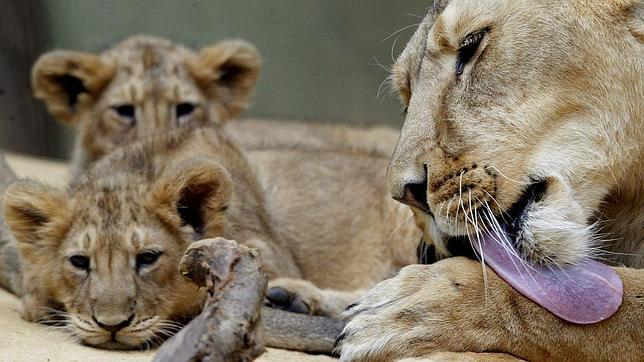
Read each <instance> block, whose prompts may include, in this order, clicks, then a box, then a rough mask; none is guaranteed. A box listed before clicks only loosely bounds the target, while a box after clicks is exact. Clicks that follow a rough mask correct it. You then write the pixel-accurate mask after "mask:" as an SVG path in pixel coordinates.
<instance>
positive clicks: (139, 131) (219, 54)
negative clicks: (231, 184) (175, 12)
mask: <svg viewBox="0 0 644 362" xmlns="http://www.w3.org/2000/svg"><path fill="white" fill-rule="evenodd" d="M261 63H262V61H261V57H260V54H259V52H258V51H257V49H256V48H255V47H254V46H253V45H252V44H250V43H248V42H245V41H242V40H227V41H222V42H220V43H217V44H214V45H211V46H207V47H204V48H203V49H201V50H200V51H199V52H196V53H195V52H193V51H191V50H190V49H188V48H186V47H184V46H182V45H180V44H176V43H173V42H171V41H170V40H167V39H163V38H159V37H153V36H142V35H137V36H132V37H129V38H127V39H125V40H123V41H122V42H120V43H119V44H117V45H115V46H114V47H113V48H111V49H108V50H106V51H104V52H102V53H101V54H98V55H97V54H92V53H87V52H79V51H63V50H56V51H52V52H49V53H45V54H43V55H42V56H41V57H40V58H39V59H38V61H36V63H35V64H34V66H33V69H32V86H33V89H34V94H35V96H36V97H37V98H39V99H41V100H43V101H44V102H45V104H46V105H47V108H48V109H49V111H50V113H51V114H52V115H53V116H54V117H55V118H56V119H57V120H58V121H60V122H62V123H65V124H70V125H73V126H75V128H76V142H75V143H76V145H75V149H74V157H73V164H74V166H75V170H74V171H75V173H77V174H78V173H80V172H81V171H82V170H83V169H85V168H86V167H88V166H89V164H90V163H91V162H94V161H96V160H98V159H100V158H101V157H103V156H105V155H107V154H108V153H109V152H111V151H113V150H114V149H116V148H118V147H121V146H123V145H127V144H129V143H131V142H134V141H136V140H139V139H142V138H145V137H148V136H150V135H152V134H155V133H163V132H167V131H169V130H172V129H174V128H176V127H180V126H188V127H194V126H203V125H221V124H225V126H226V128H227V129H228V132H229V134H230V135H231V137H234V138H235V140H236V142H237V143H238V144H240V145H241V146H243V147H244V148H245V149H252V150H256V149H266V148H276V147H281V148H294V147H297V146H298V145H302V144H306V145H307V147H315V148H319V149H325V150H335V149H343V150H350V149H351V150H364V151H376V152H379V153H382V154H383V155H385V156H386V157H388V156H389V155H391V152H393V149H394V146H395V144H396V139H397V136H398V134H397V132H395V131H393V130H390V129H386V128H374V129H371V130H363V129H353V128H349V127H346V126H333V125H303V124H297V123H293V122H279V121H257V120H246V121H235V122H227V121H229V120H230V119H231V118H234V117H236V116H237V115H239V113H240V112H242V111H243V110H245V109H246V107H247V106H248V103H249V99H250V97H251V94H252V91H253V89H254V87H255V84H256V82H257V79H258V76H259V72H260V69H261Z"/></svg>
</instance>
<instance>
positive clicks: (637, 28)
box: [628, 0, 644, 43]
mask: <svg viewBox="0 0 644 362" xmlns="http://www.w3.org/2000/svg"><path fill="white" fill-rule="evenodd" d="M628 30H629V32H630V33H631V34H632V35H633V36H634V37H635V38H636V39H637V41H639V42H640V43H644V1H641V0H640V1H635V2H634V4H632V5H631V7H630V8H629V16H628Z"/></svg>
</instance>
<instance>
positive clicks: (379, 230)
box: [4, 128, 421, 348]
mask: <svg viewBox="0 0 644 362" xmlns="http://www.w3.org/2000/svg"><path fill="white" fill-rule="evenodd" d="M248 153H249V154H250V153H252V155H250V156H249V155H248V154H247V152H244V151H242V150H241V149H239V148H238V147H237V146H236V145H235V144H234V142H232V141H231V139H230V137H229V136H228V135H227V134H226V131H225V130H223V129H214V128H199V129H194V130H191V129H187V128H186V129H180V130H176V131H174V132H173V133H172V134H170V135H165V136H157V137H155V138H151V139H148V140H144V141H142V142H141V143H137V144H133V145H130V146H127V147H126V148H123V149H120V150H117V151H115V152H114V154H112V155H109V156H107V157H106V158H104V159H103V160H101V161H99V162H98V163H96V165H95V166H93V167H92V168H90V170H89V171H88V173H87V174H86V175H84V176H82V177H78V178H77V179H75V180H74V181H72V183H71V184H70V186H69V187H68V188H67V189H63V190H61V189H56V188H52V187H48V186H46V185H42V184H39V183H36V182H32V181H18V182H16V183H14V184H12V185H11V186H10V187H9V189H8V190H7V191H6V193H5V197H4V207H5V217H6V222H7V224H8V225H9V227H10V229H11V231H12V233H13V235H14V236H15V238H16V239H17V241H18V244H19V248H20V251H21V255H22V257H23V259H24V266H23V269H24V297H23V302H24V317H25V318H27V319H28V320H32V321H39V320H40V321H43V320H44V321H51V320H52V318H57V317H60V318H62V319H63V321H64V323H65V325H66V328H67V329H68V330H69V331H70V332H71V333H72V334H74V335H75V336H76V337H77V338H78V339H79V340H81V341H82V342H84V343H87V344H90V345H95V346H100V347H104V348H137V347H141V346H144V345H149V344H154V343H156V342H158V337H159V336H162V335H164V334H167V333H171V332H173V331H174V330H176V328H177V327H178V325H177V323H180V322H185V321H186V320H187V319H189V318H191V317H192V316H194V315H195V314H196V313H198V312H199V311H200V308H201V305H202V303H203V293H202V292H201V291H199V290H195V289H194V287H192V286H190V285H189V284H187V283H186V282H184V281H183V280H182V278H181V277H180V275H179V273H178V272H177V265H178V261H179V258H180V257H181V255H182V254H183V252H184V251H185V249H186V248H187V246H188V244H189V243H191V242H192V241H193V240H195V239H201V238H204V237H212V236H223V237H226V238H229V239H233V240H236V241H238V242H240V243H243V244H245V245H248V246H251V247H254V248H257V249H259V250H260V252H261V255H262V264H263V267H264V271H265V272H266V273H267V275H268V276H269V279H270V283H271V284H270V285H269V286H270V287H272V288H281V289H283V290H284V291H286V293H288V298H289V299H290V301H292V302H293V303H292V304H294V306H295V307H296V309H297V311H298V312H305V313H306V312H308V313H311V314H321V315H331V316H333V315H338V314H339V313H340V312H341V311H342V309H344V307H346V305H347V304H349V303H350V302H351V301H353V300H354V299H355V298H356V297H357V296H358V295H359V294H361V293H362V291H363V290H364V289H366V288H368V287H370V286H372V285H374V284H375V283H376V282H378V281H380V280H383V279H385V278H387V277H390V276H392V275H393V274H394V273H395V272H396V271H397V270H398V269H399V268H401V267H402V266H404V265H407V264H409V263H412V262H413V261H414V260H415V253H414V249H415V247H416V244H417V242H418V240H419V239H420V236H421V235H420V234H421V233H420V231H419V230H418V229H417V228H416V226H415V225H414V222H413V220H412V217H411V212H410V211H409V210H408V208H406V207H405V206H403V205H400V204H398V203H396V202H394V201H393V200H391V199H390V198H389V196H388V195H387V193H386V191H385V183H384V176H385V173H384V172H385V168H386V162H387V157H384V156H383V155H381V154H378V153H377V152H365V151H356V150H351V151H348V150H341V149H340V150H335V151H331V150H321V149H317V148H315V147H311V146H305V145H295V146H293V147H289V148H272V149H267V150H264V151H254V152H248ZM337 179H345V180H351V184H350V185H347V184H341V183H337V182H335V180H337ZM401 240H404V242H402V243H401ZM278 302H279V301H278ZM282 306H283V305H282ZM302 306H303V307H304V310H302V309H301V307H302Z"/></svg>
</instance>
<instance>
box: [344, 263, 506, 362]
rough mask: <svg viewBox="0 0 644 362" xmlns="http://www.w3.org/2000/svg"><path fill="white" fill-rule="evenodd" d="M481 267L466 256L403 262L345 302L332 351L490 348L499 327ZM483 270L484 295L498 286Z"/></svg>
mask: <svg viewBox="0 0 644 362" xmlns="http://www.w3.org/2000/svg"><path fill="white" fill-rule="evenodd" d="M481 270H482V269H481V264H480V263H477V262H475V261H471V260H468V259H465V258H451V259H446V260H443V261H440V262H438V263H435V264H432V265H411V266H408V267H405V268H403V269H402V270H401V271H400V272H399V273H398V275H397V276H396V277H394V278H391V279H388V280H385V281H383V282H381V283H379V284H378V285H376V286H375V287H374V288H373V289H372V290H370V291H369V292H368V293H367V294H366V295H364V296H363V297H362V298H360V299H359V300H358V301H357V302H356V303H354V304H352V305H351V306H349V308H348V309H347V311H346V312H345V315H346V317H347V318H348V319H349V322H348V323H347V325H346V327H345V328H344V330H343V332H342V334H341V335H340V336H339V337H338V340H337V350H336V351H337V352H339V353H340V354H341V359H342V360H344V361H356V360H395V359H398V358H403V357H417V356H423V355H428V354H430V353H432V352H435V351H454V352H459V351H470V352H478V351H487V350H494V348H496V347H498V343H499V341H500V340H502V338H503V328H501V326H500V323H498V318H497V317H496V314H498V310H497V306H496V305H494V302H493V301H492V298H486V292H485V287H484V281H483V274H482V271H481ZM487 275H488V297H489V293H498V288H502V287H499V284H501V283H499V279H498V277H496V275H493V272H492V271H491V270H489V269H488V270H487Z"/></svg>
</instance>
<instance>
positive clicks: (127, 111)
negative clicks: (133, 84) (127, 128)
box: [114, 104, 134, 118]
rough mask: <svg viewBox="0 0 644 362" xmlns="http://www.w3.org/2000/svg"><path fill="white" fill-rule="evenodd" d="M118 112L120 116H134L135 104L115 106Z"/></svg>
mask: <svg viewBox="0 0 644 362" xmlns="http://www.w3.org/2000/svg"><path fill="white" fill-rule="evenodd" d="M114 110H115V111H116V113H118V114H119V115H120V116H123V117H128V118H134V106H133V105H131V104H123V105H120V106H116V107H114Z"/></svg>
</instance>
